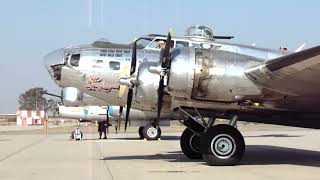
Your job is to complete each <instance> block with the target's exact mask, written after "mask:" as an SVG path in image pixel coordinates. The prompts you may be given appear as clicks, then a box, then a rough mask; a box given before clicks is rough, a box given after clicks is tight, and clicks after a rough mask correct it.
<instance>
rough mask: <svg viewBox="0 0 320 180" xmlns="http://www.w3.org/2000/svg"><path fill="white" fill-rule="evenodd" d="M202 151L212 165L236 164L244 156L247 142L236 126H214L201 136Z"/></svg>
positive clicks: (204, 157) (205, 158)
mask: <svg viewBox="0 0 320 180" xmlns="http://www.w3.org/2000/svg"><path fill="white" fill-rule="evenodd" d="M200 151H201V153H202V157H203V159H204V160H205V161H206V162H207V163H208V164H209V165H210V166H231V165H236V164H237V163H238V162H239V161H240V160H241V158H242V157H243V154H244V151H245V142H244V139H243V136H242V135H241V133H240V132H239V131H238V130H237V129H236V128H234V127H232V126H229V125H225V124H220V125H216V126H212V127H211V128H209V129H208V130H207V131H206V132H205V133H204V134H203V135H202V136H201V137H200Z"/></svg>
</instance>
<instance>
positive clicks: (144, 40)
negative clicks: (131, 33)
mask: <svg viewBox="0 0 320 180" xmlns="http://www.w3.org/2000/svg"><path fill="white" fill-rule="evenodd" d="M152 40H153V39H148V38H141V39H138V40H137V46H138V48H145V47H146V46H147V45H148V44H150V42H151V41H152Z"/></svg>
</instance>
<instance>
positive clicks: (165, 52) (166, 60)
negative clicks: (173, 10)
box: [161, 31, 173, 68]
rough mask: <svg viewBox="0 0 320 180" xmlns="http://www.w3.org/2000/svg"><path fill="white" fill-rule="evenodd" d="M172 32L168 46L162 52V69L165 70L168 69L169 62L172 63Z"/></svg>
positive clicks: (169, 34) (169, 35) (168, 39)
mask: <svg viewBox="0 0 320 180" xmlns="http://www.w3.org/2000/svg"><path fill="white" fill-rule="evenodd" d="M171 34H172V33H171V31H169V32H168V36H167V40H166V45H165V47H164V49H163V50H162V52H161V67H163V68H168V65H169V61H170V49H171V47H172V45H173V44H172V43H173V42H172V40H171V39H172V35H171Z"/></svg>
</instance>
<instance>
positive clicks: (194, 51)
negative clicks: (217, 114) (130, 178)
mask: <svg viewBox="0 0 320 180" xmlns="http://www.w3.org/2000/svg"><path fill="white" fill-rule="evenodd" d="M171 55H172V60H171V67H170V71H169V74H168V86H167V87H168V92H169V94H171V95H172V96H176V97H182V98H186V99H195V100H207V101H237V100H241V99H244V98H246V97H248V96H257V95H260V94H261V90H260V89H259V88H258V87H257V86H255V85H254V84H253V82H252V81H251V80H249V79H248V78H247V77H246V76H245V74H244V70H245V68H246V67H250V66H252V65H254V64H257V63H260V62H261V61H259V60H257V59H254V58H253V57H250V56H246V55H241V54H238V53H232V52H227V51H221V50H208V49H198V48H179V49H174V50H173V51H172V53H171Z"/></svg>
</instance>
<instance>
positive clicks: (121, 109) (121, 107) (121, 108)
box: [117, 106, 123, 131]
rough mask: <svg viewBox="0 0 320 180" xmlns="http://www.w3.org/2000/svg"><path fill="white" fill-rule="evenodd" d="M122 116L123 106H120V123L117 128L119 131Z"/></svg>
mask: <svg viewBox="0 0 320 180" xmlns="http://www.w3.org/2000/svg"><path fill="white" fill-rule="evenodd" d="M122 114H123V106H120V109H119V117H118V123H117V126H118V127H117V129H118V130H119V131H120V126H121V120H122Z"/></svg>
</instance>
